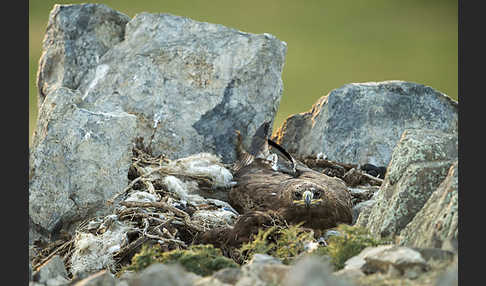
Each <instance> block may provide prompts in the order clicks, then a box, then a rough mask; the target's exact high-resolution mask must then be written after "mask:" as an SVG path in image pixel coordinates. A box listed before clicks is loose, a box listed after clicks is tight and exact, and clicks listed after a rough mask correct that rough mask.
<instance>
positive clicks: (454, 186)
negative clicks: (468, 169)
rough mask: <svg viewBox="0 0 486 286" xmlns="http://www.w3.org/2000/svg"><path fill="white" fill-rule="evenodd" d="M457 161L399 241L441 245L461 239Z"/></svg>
mask: <svg viewBox="0 0 486 286" xmlns="http://www.w3.org/2000/svg"><path fill="white" fill-rule="evenodd" d="M457 165H458V162H457V161H456V162H455V163H454V164H453V165H452V166H451V168H450V169H449V173H448V174H447V177H446V178H445V180H444V181H443V182H442V183H441V184H440V186H439V187H438V188H437V190H436V191H434V193H433V194H432V195H431V196H430V198H429V199H428V200H427V203H425V205H424V207H423V208H422V209H421V210H420V211H419V212H418V213H417V215H415V217H414V219H413V220H412V221H411V222H410V223H409V224H408V225H407V226H406V227H405V229H403V230H402V232H401V233H400V243H401V244H403V245H413V246H417V247H436V248H441V247H443V244H444V242H445V241H446V240H456V241H457V239H458V232H459V229H458V227H459V224H458V217H459V213H458V169H457Z"/></svg>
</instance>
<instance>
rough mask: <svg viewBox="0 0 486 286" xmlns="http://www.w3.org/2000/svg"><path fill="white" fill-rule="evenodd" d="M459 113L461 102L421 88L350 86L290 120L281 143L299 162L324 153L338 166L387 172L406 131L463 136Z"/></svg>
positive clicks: (406, 84)
mask: <svg viewBox="0 0 486 286" xmlns="http://www.w3.org/2000/svg"><path fill="white" fill-rule="evenodd" d="M457 110H458V104H457V102H456V101H453V100H451V99H450V98H449V97H447V96H445V95H444V94H442V93H440V92H438V91H436V90H434V89H432V88H431V87H427V86H424V85H420V84H415V83H410V82H403V81H385V82H368V83H353V84H346V85H344V86H343V87H341V88H338V89H335V90H333V91H331V92H330V93H329V94H328V95H326V96H323V97H321V98H320V99H319V100H318V101H317V103H316V104H314V106H313V107H312V109H311V110H310V111H308V112H304V113H300V114H295V115H293V116H291V117H289V118H288V119H287V120H286V121H285V122H284V123H283V125H282V126H281V127H280V128H279V130H278V131H277V133H276V136H275V137H276V138H275V140H276V141H277V143H280V144H281V145H282V146H284V147H285V148H286V149H287V150H288V151H289V152H290V153H292V154H295V155H297V156H302V157H303V156H310V155H312V156H316V155H317V154H319V153H321V152H323V153H324V154H326V155H327V156H328V158H329V160H333V161H337V162H343V163H349V164H351V163H353V164H365V163H370V164H373V165H376V166H387V165H388V163H389V161H390V159H391V155H392V151H393V149H394V148H395V146H396V144H397V142H398V140H399V139H400V136H401V134H402V133H403V131H404V130H405V129H432V130H438V131H442V132H446V133H450V132H457V122H458V114H457Z"/></svg>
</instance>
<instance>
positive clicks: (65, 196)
mask: <svg viewBox="0 0 486 286" xmlns="http://www.w3.org/2000/svg"><path fill="white" fill-rule="evenodd" d="M285 53H286V44H285V43H284V42H281V41H279V40H278V39H276V38H275V37H274V36H272V35H268V34H262V35H254V34H248V33H243V32H240V31H237V30H234V29H230V28H226V27H224V26H222V25H216V24H209V23H201V22H196V21H193V20H191V19H188V18H185V17H178V16H172V15H167V14H148V13H141V14H139V15H137V16H136V17H134V18H133V19H130V18H129V17H128V16H126V15H123V14H121V13H118V12H116V11H114V10H112V9H110V8H108V7H106V6H105V5H99V4H81V5H55V6H54V9H53V10H52V11H51V14H50V18H49V24H48V27H47V32H46V36H45V39H44V44H43V55H42V58H41V60H40V66H39V71H38V81H37V84H38V89H39V95H38V96H39V105H40V110H39V118H38V127H37V131H36V133H35V134H34V138H33V141H34V143H33V145H32V147H31V150H30V175H29V183H30V186H29V214H30V220H29V223H30V226H29V228H30V229H31V230H30V232H29V234H30V239H29V241H30V242H32V240H33V239H36V238H37V237H39V233H41V234H42V235H44V236H49V235H50V234H52V233H53V232H54V230H56V229H58V228H59V227H63V226H67V225H70V224H71V223H72V222H74V221H76V220H78V219H81V218H84V217H86V216H89V215H98V214H101V212H103V213H108V212H109V211H110V210H109V209H108V208H106V206H105V204H104V203H105V201H106V200H107V199H109V198H111V197H112V196H113V195H114V194H115V193H117V192H120V191H122V190H123V188H124V187H125V186H126V184H127V173H128V167H129V164H130V163H131V156H132V154H131V148H132V144H133V142H134V140H135V138H136V137H138V136H142V137H143V138H144V139H145V142H146V144H148V145H149V146H150V147H151V149H152V151H153V153H154V155H160V154H161V153H164V154H167V155H168V156H169V157H171V158H180V157H184V156H182V155H191V154H194V153H198V152H201V151H206V152H211V153H213V154H219V155H221V156H222V157H223V162H224V163H228V162H231V161H233V160H234V159H235V158H236V155H235V154H236V153H235V145H234V144H235V142H234V140H233V139H234V130H235V129H239V130H240V131H241V133H242V134H244V135H246V134H250V136H245V138H251V134H252V133H253V132H255V130H256V128H257V126H260V125H261V123H262V122H264V121H273V117H274V115H275V112H276V110H277V107H278V104H279V102H280V98H281V95H282V80H281V73H282V68H283V63H284V59H285ZM147 142H148V143H147ZM245 144H249V142H246V143H245ZM32 229H35V231H32Z"/></svg>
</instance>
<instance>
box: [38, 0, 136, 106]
mask: <svg viewBox="0 0 486 286" xmlns="http://www.w3.org/2000/svg"><path fill="white" fill-rule="evenodd" d="M129 20H130V17H128V16H127V15H124V14H122V13H119V12H117V11H115V10H113V9H111V8H109V7H107V6H105V5H101V4H85V5H54V8H53V9H52V11H51V14H50V16H49V22H48V24H47V31H46V35H45V37H44V43H43V53H42V56H41V58H40V62H39V70H38V74H37V87H38V92H39V93H38V105H39V107H40V106H41V104H42V102H44V99H45V97H46V96H47V94H49V92H51V91H52V90H54V89H56V88H58V87H61V86H64V87H68V88H70V89H77V88H78V86H79V83H80V82H81V79H82V78H83V77H84V76H85V74H86V72H88V70H90V69H92V68H94V67H96V66H97V64H98V61H99V59H100V58H101V56H103V54H104V53H106V51H108V50H109V49H110V48H111V47H113V46H114V45H115V44H117V43H119V42H120V41H123V38H124V34H125V25H126V23H127V22H128V21H129Z"/></svg>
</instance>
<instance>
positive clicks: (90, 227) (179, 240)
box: [32, 138, 382, 278]
mask: <svg viewBox="0 0 486 286" xmlns="http://www.w3.org/2000/svg"><path fill="white" fill-rule="evenodd" d="M132 152H133V157H132V163H131V166H130V168H129V172H128V179H129V184H128V185H127V187H125V189H123V190H121V191H120V192H119V193H118V194H116V195H115V196H114V197H112V198H111V199H109V200H108V202H107V203H108V204H111V205H115V206H116V207H115V210H114V213H113V214H111V215H108V216H105V217H96V218H91V219H89V220H86V221H83V222H81V223H80V224H79V225H78V226H77V228H76V231H75V233H74V235H68V234H64V235H63V236H61V238H60V239H58V240H56V241H54V242H52V243H50V244H42V243H40V242H36V243H35V244H34V246H35V247H36V248H37V250H38V251H37V255H36V256H35V257H33V259H32V266H33V267H32V268H33V270H34V271H36V270H37V269H38V268H39V267H40V266H42V265H43V264H44V263H45V262H46V261H48V260H49V259H50V258H52V257H53V256H54V255H59V256H61V257H62V259H63V261H64V264H65V266H66V269H67V271H68V274H69V277H70V278H72V277H76V276H81V275H82V269H84V270H90V268H89V267H97V268H98V269H102V268H108V269H110V271H111V272H112V273H118V272H119V271H120V270H121V269H122V268H123V267H124V266H125V265H127V264H129V263H130V261H131V258H132V257H133V255H134V254H135V253H137V252H139V251H140V249H141V247H142V245H144V244H149V245H150V244H157V245H158V247H160V248H161V249H163V250H164V251H170V250H184V249H188V248H189V247H190V246H191V245H194V244H198V243H201V240H203V241H204V240H205V239H204V238H206V240H207V239H208V238H210V237H211V236H210V234H211V233H212V232H211V231H210V230H214V231H216V230H220V229H227V231H231V228H232V225H233V224H234V222H235V221H236V219H238V217H240V216H239V214H238V213H237V212H236V211H235V210H234V209H233V208H232V206H230V205H229V204H228V203H227V202H226V201H227V199H224V198H225V196H226V195H227V192H228V189H229V188H231V187H232V186H233V185H234V182H233V181H232V174H231V172H230V171H229V170H228V169H230V168H229V167H230V166H226V165H224V164H222V163H220V161H219V158H218V157H216V156H214V155H212V154H208V153H201V154H196V155H193V156H190V157H187V158H182V159H178V160H169V159H168V158H167V157H166V156H164V155H159V156H153V155H152V152H151V149H150V146H149V147H146V146H145V145H144V144H143V139H142V138H138V139H137V140H136V142H135V144H134V147H133V150H132ZM302 162H304V163H305V164H306V165H308V166H309V167H311V168H312V169H314V170H316V169H317V170H318V171H320V172H323V173H325V174H328V175H331V176H336V177H339V178H341V179H343V180H344V181H345V182H346V183H347V185H348V186H350V187H351V186H352V185H355V184H357V182H358V183H363V182H366V183H368V184H370V185H380V184H381V182H382V180H381V179H378V178H375V177H373V176H370V175H368V174H366V173H363V172H361V171H360V170H359V167H358V168H357V166H353V165H346V164H339V163H336V162H332V161H328V160H323V159H320V158H319V159H315V158H305V159H303V160H302ZM351 175H352V176H351ZM350 178H353V182H351V181H349V182H348V180H350ZM201 194H202V195H203V196H201ZM208 195H209V196H213V198H212V199H210V198H208ZM215 198H219V199H215ZM356 199H357V198H356ZM361 200H363V198H360V199H359V201H361ZM357 201H358V200H356V202H357ZM280 224H281V223H275V224H274V225H280ZM284 224H286V223H284ZM228 227H229V228H228ZM269 227H271V225H270V226H269ZM217 236H218V237H220V236H221V235H220V234H218V235H217ZM218 237H215V238H214V239H213V240H214V241H212V242H210V243H212V244H214V245H217V244H218V241H217V240H218ZM219 247H220V248H221V249H222V250H223V253H224V254H225V256H227V257H230V258H232V259H233V260H235V261H237V262H239V263H241V261H240V260H241V256H240V255H239V253H238V252H235V251H234V249H233V248H231V249H230V248H228V249H226V248H227V246H225V245H222V244H221V245H219ZM90 253H91V254H90ZM95 254H96V255H98V256H96V255H95ZM89 255H92V256H89ZM90 257H91V258H90ZM88 265H91V266H88Z"/></svg>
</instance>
